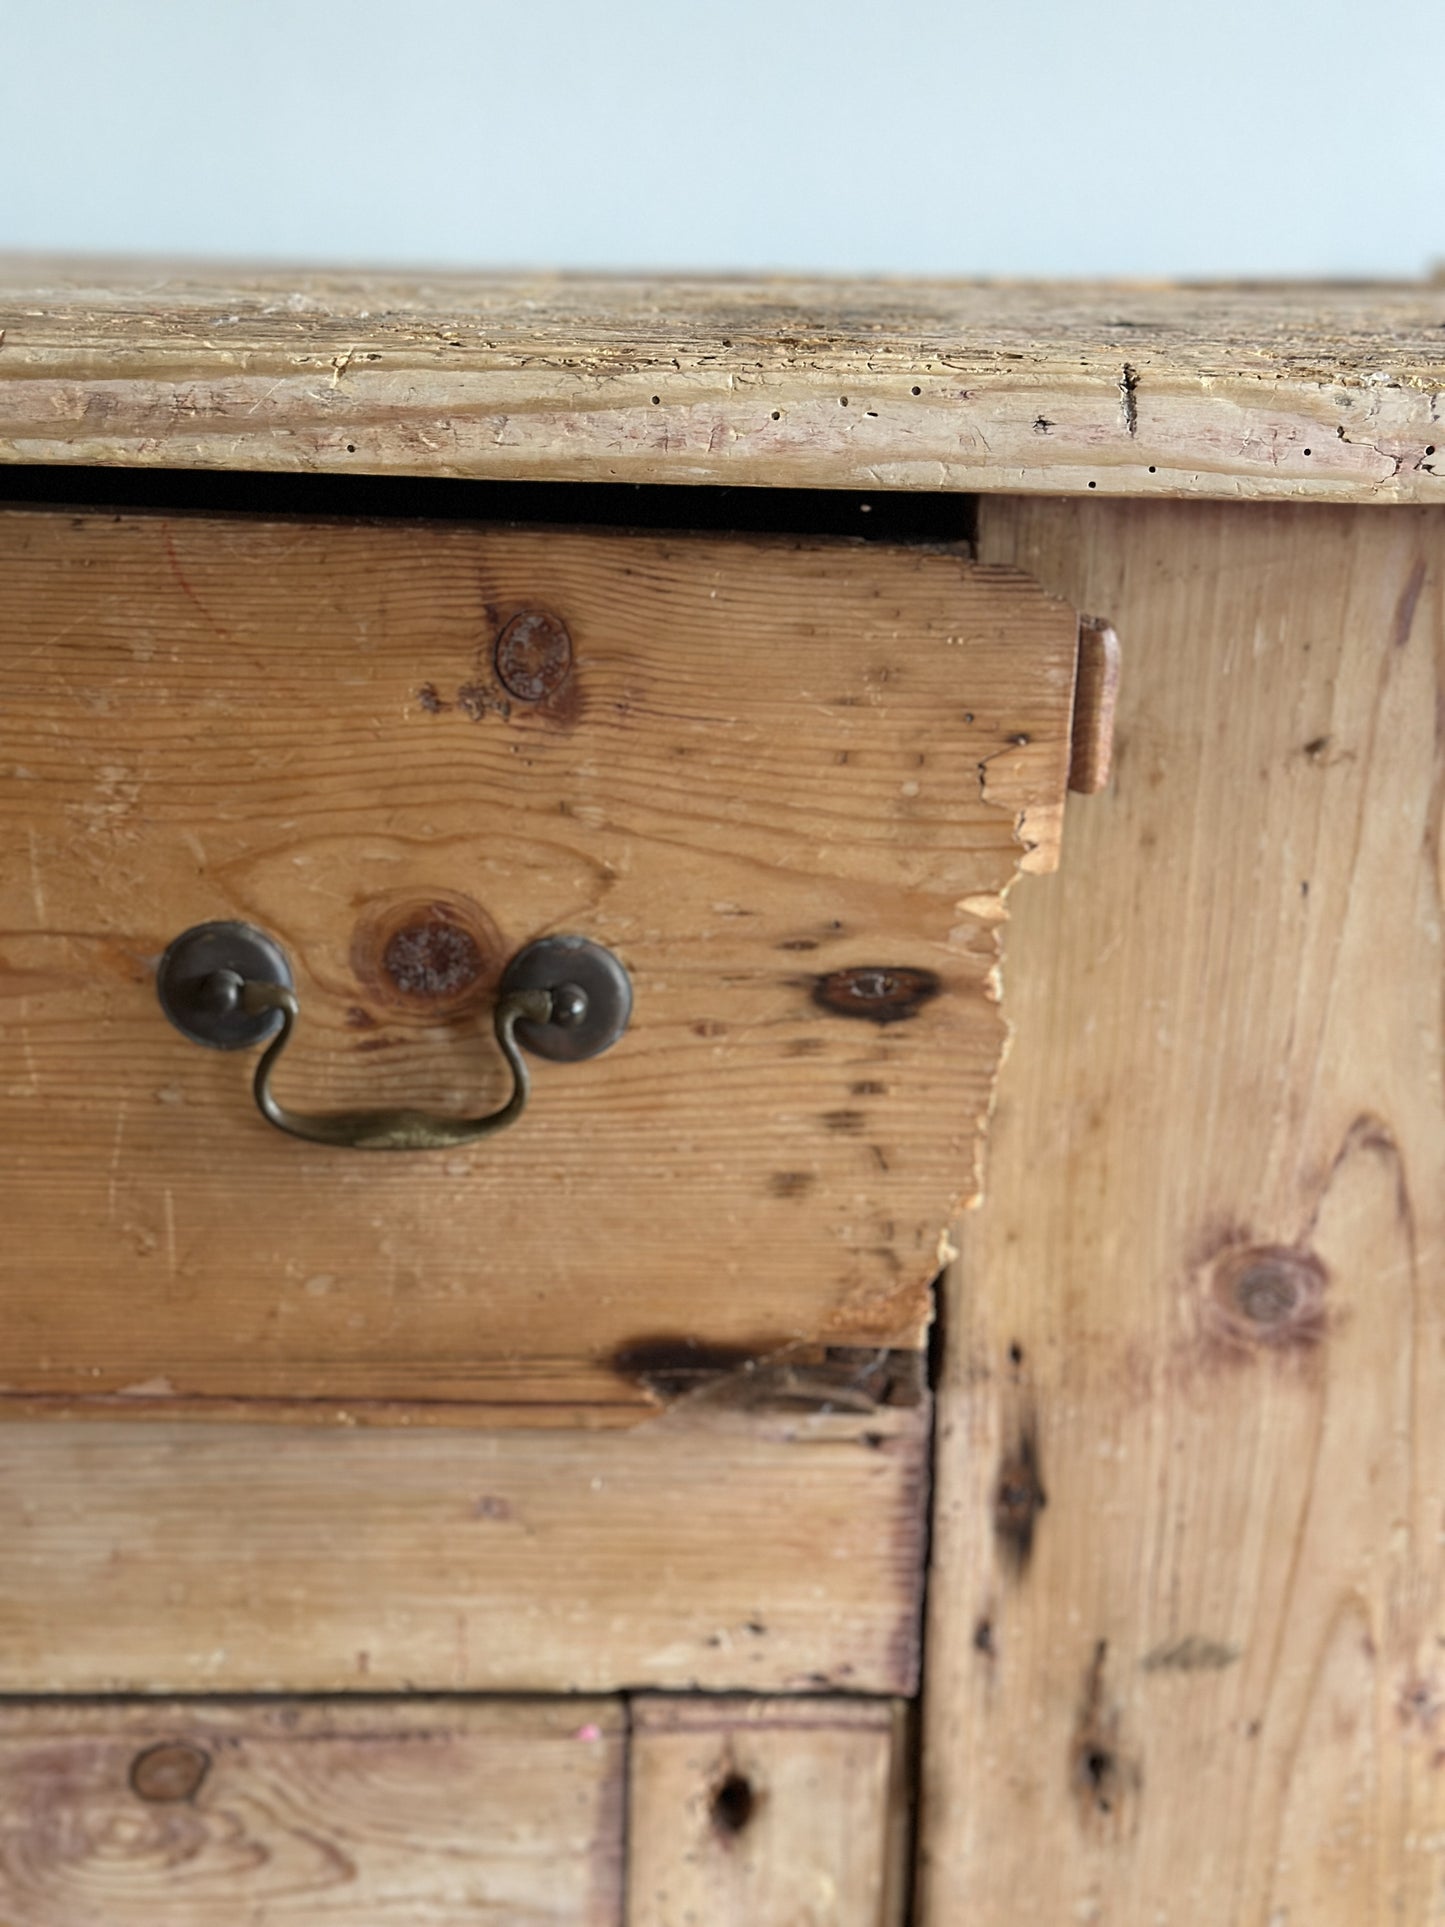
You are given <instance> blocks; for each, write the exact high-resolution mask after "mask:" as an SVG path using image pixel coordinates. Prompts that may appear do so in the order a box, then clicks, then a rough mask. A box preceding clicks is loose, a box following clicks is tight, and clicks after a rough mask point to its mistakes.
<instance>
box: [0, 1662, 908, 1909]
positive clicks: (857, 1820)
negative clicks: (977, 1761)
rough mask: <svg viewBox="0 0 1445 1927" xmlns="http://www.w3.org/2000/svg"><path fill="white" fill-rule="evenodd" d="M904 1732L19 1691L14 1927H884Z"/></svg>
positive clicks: (754, 1712)
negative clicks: (795, 1924) (557, 1926)
mask: <svg viewBox="0 0 1445 1927" xmlns="http://www.w3.org/2000/svg"><path fill="white" fill-rule="evenodd" d="M902 1724H903V1720H902V1712H901V1709H900V1708H899V1707H898V1706H897V1705H896V1703H892V1702H888V1701H848V1700H829V1699H816V1700H811V1699H810V1700H794V1701H789V1700H740V1699H716V1700H666V1699H642V1700H638V1701H635V1702H632V1703H630V1704H629V1703H628V1702H626V1701H623V1700H620V1699H566V1700H559V1699H554V1700H527V1699H517V1700H507V1701H496V1700H477V1699H460V1698H445V1699H419V1700H407V1701H392V1700H370V1701H365V1700H363V1701H352V1702H349V1703H347V1702H338V1701H331V1702H325V1701H322V1702H316V1701H311V1702H297V1701H284V1700H283V1701H270V1702H262V1701H255V1702H246V1701H216V1700H208V1701H204V1702H197V1701H192V1702H186V1701H172V1702H160V1701H151V1702H142V1701H134V1702H116V1701H69V1702H63V1703H62V1702H30V1703H28V1704H13V1703H12V1704H11V1705H10V1706H8V1707H5V1708H3V1709H0V1920H3V1921H4V1922H5V1927H96V1924H97V1923H102V1922H103V1923H104V1924H105V1927H155V1923H157V1922H164V1923H165V1927H193V1924H194V1927H242V1924H243V1923H244V1927H282V1923H291V1922H302V1921H305V1922H307V1923H312V1922H315V1921H317V1920H338V1921H341V1920H344V1921H345V1922H346V1923H347V1927H372V1923H378V1924H379V1923H382V1922H386V1923H395V1922H398V1921H407V1922H411V1921H425V1922H427V1923H428V1927H450V1923H453V1922H455V1923H462V1922H466V1923H468V1924H469V1927H473V1924H474V1923H476V1922H479V1921H490V1922H494V1923H503V1922H505V1923H507V1927H527V1924H528V1923H532V1922H552V1923H558V1922H567V1923H577V1924H578V1927H604V1923H605V1924H607V1927H612V1923H620V1922H622V1921H624V1920H626V1921H628V1922H629V1923H631V1924H632V1927H637V1924H638V1923H642V1924H643V1927H662V1923H665V1922H672V1921H677V1922H681V1921H685V1920H707V1921H708V1922H710V1923H723V1924H724V1927H725V1924H726V1923H731V1922H736V1923H738V1927H742V1924H743V1923H748V1927H758V1924H759V1923H762V1922H772V1921H784V1920H804V1919H806V1920H810V1921H814V1920H816V1921H828V1922H830V1923H837V1927H853V1924H854V1923H857V1927H880V1923H882V1927H887V1923H888V1922H890V1921H896V1920H897V1919H899V1918H900V1914H899V1911H898V1910H899V1905H900V1890H901V1880H902V1873H903V1867H904V1855H903V1853H902V1851H901V1847H902V1845H903V1840H904V1826H903V1822H904V1821H905V1819H906V1812H907V1808H906V1800H905V1799H904V1798H903V1793H902V1789H903V1785H904V1776H903V1773H902V1771H901V1769H902V1766H903V1748H902V1745H901V1743H900V1742H901V1733H902ZM629 1779H630V1782H631V1785H630V1789H629V1785H628V1782H629ZM629 1796H630V1797H629ZM629 1806H630V1814H631V1821H630V1825H629V1826H628V1827H627V1828H626V1833H624V1815H625V1814H626V1813H627V1812H628V1810H629Z"/></svg>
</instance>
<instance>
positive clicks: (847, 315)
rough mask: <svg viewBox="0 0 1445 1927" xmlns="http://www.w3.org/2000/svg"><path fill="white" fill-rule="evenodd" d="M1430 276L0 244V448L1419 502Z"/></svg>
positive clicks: (1423, 498)
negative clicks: (956, 269) (328, 254)
mask: <svg viewBox="0 0 1445 1927" xmlns="http://www.w3.org/2000/svg"><path fill="white" fill-rule="evenodd" d="M1442 396H1445V280H1437V281H1436V282H1435V283H1425V282H1420V283H1413V284H1395V285H1380V284H1376V285H1345V284H1337V285H1321V286H1311V285H1304V284H1282V285H1275V286H1263V285H1260V286H1253V287H1225V286H1200V287H1176V286H1164V285H1152V284H1139V283H1134V284H1112V285H1110V284H1097V285H1094V284H1083V283H1022V282H1020V283H993V284H989V283H982V282H972V283H970V282H959V281H950V282H942V281H901V280H900V281H884V280H870V281H848V280H841V279H840V280H818V279H814V280H787V279H762V278H754V279H746V278H740V277H738V278H722V277H715V278H703V277H697V278H657V277H642V276H633V277H622V276H613V277H602V276H564V275H541V274H532V275H495V274H494V275H463V274H455V273H445V274H433V275H426V276H422V275H418V274H414V273H412V274H386V273H380V272H368V273H352V272H346V271H340V270H334V271H326V272H318V271H311V270H301V269H283V268H270V269H249V268H235V267H231V266H222V265H200V264H194V263H193V264H189V265H187V264H175V263H143V262H142V263H137V262H112V261H101V260H89V261H81V262H77V261H64V260H58V259H45V258H37V257H33V256H32V257H11V258H9V259H0V460H3V461H10V462H70V463H101V464H111V463H120V464H125V465H156V466H166V467H182V468H188V467H189V468H229V469H263V470H264V469H277V470H288V471H296V470H307V471H320V472H330V473H343V472H348V471H349V472H357V473H391V474H435V475H452V476H468V477H485V478H516V479H528V478H530V479H547V480H554V481H565V480H579V481H606V480H618V481H632V482H680V483H732V484H742V485H757V486H765V485H772V486H777V485H790V486H805V487H839V488H863V489H872V488H881V489H891V488H912V489H965V490H979V489H991V490H1002V491H1013V492H1042V493H1049V494H1073V493H1080V494H1083V493H1089V492H1094V493H1098V494H1113V495H1144V496H1149V495H1203V496H1220V497H1231V498H1239V497H1275V498H1277V497H1291V498H1296V499H1303V500H1318V501H1335V502H1340V501H1358V502H1428V501H1445V454H1441V455H1439V456H1437V452H1436V451H1437V447H1439V448H1442V449H1445V424H1442Z"/></svg>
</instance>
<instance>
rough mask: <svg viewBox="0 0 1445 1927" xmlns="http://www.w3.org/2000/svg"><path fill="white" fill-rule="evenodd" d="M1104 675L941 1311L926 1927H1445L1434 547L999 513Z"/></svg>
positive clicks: (1271, 526)
mask: <svg viewBox="0 0 1445 1927" xmlns="http://www.w3.org/2000/svg"><path fill="white" fill-rule="evenodd" d="M981 542H982V549H983V553H984V554H985V555H987V556H988V557H989V558H990V559H991V560H994V561H999V562H1003V561H1007V562H1011V563H1014V564H1016V565H1018V566H1020V567H1024V568H1027V569H1030V570H1032V571H1035V572H1036V573H1037V574H1038V575H1039V577H1040V579H1041V580H1042V581H1043V582H1044V583H1045V584H1046V585H1047V586H1050V587H1052V588H1054V589H1055V590H1057V591H1059V592H1061V593H1065V594H1068V595H1071V596H1076V597H1078V598H1079V599H1080V601H1081V603H1082V605H1083V606H1085V607H1088V608H1102V609H1107V610H1109V612H1110V613H1111V614H1112V615H1113V616H1114V617H1115V619H1116V620H1117V622H1118V624H1119V628H1120V631H1121V633H1122V634H1124V635H1125V636H1126V637H1127V639H1128V673H1127V675H1126V677H1125V679H1124V682H1123V685H1122V688H1121V693H1120V716H1119V728H1118V755H1117V762H1116V771H1115V777H1114V784H1113V788H1112V790H1111V791H1110V793H1109V794H1108V795H1106V796H1102V797H1099V798H1097V799H1096V800H1095V801H1094V802H1093V803H1091V804H1090V806H1089V808H1088V810H1087V811H1081V812H1080V813H1079V816H1078V820H1077V824H1076V826H1075V832H1076V833H1075V834H1073V835H1072V837H1071V852H1070V863H1069V865H1068V866H1067V868H1066V872H1065V875H1064V876H1063V877H1062V878H1061V879H1060V880H1059V883H1058V884H1057V885H1056V886H1051V887H1050V889H1048V890H1035V891H1030V892H1027V893H1023V894H1021V895H1020V896H1019V897H1018V898H1017V899H1016V906H1015V921H1014V926H1013V929H1012V932H1011V935H1010V953H1011V954H1010V959H1009V964H1008V976H1009V986H1010V987H1009V995H1010V999H1011V1002H1012V1008H1013V1011H1014V1014H1015V1017H1016V1019H1017V1034H1016V1042H1015V1046H1014V1050H1013V1053H1012V1055H1011V1057H1010V1059H1009V1062H1008V1065H1007V1069H1006V1073H1005V1077H1004V1080H1003V1083H1002V1086H1001V1090H1000V1098H999V1105H998V1111H997V1115H996V1119H995V1127H994V1134H993V1139H992V1146H991V1158H990V1195H989V1199H988V1202H987V1204H986V1206H985V1207H984V1209H983V1211H982V1212H981V1213H980V1214H978V1215H977V1216H976V1217H975V1218H974V1219H973V1220H971V1221H970V1222H968V1223H966V1224H965V1226H964V1228H963V1232H962V1235H961V1239H960V1242H961V1245H962V1255H961V1257H960V1259H959V1262H958V1265H957V1267H956V1269H955V1271H954V1272H953V1273H952V1274H951V1280H950V1285H949V1324H948V1331H949V1346H948V1358H947V1365H946V1372H945V1380H944V1385H943V1389H942V1391H941V1393H940V1414H941V1421H940V1442H939V1458H938V1466H939V1497H938V1511H937V1519H936V1535H935V1551H934V1565H933V1574H934V1579H933V1586H932V1594H931V1597H932V1611H931V1634H930V1645H929V1655H930V1660H929V1675H928V1680H927V1691H926V1706H927V1748H926V1773H925V1859H924V1896H925V1902H926V1904H925V1908H924V1914H923V1918H924V1920H925V1921H927V1922H934V1923H945V1922H953V1921H957V1920H962V1919H967V1920H968V1921H970V1922H976V1923H978V1927H993V1923H1000V1927H1001V1924H1002V1923H1005V1922H1013V1921H1017V1920H1039V1921H1099V1922H1110V1923H1118V1927H1134V1923H1139V1924H1140V1927H1143V1924H1144V1923H1151V1924H1152V1923H1156V1922H1165V1923H1167V1924H1168V1927H1193V1924H1194V1923H1198V1927H1226V1924H1227V1923H1236V1922H1237V1923H1241V1927H1244V1924H1246V1923H1247V1927H1264V1924H1265V1923H1271V1924H1272V1927H1284V1924H1285V1923H1290V1927H1295V1923H1300V1924H1302V1923H1309V1927H1384V1924H1385V1923H1386V1922H1395V1921H1405V1920H1408V1921H1419V1922H1424V1921H1426V1920H1435V1919H1437V1918H1439V1916H1440V1908H1441V1895H1442V1893H1445V1864H1442V1856H1445V1773H1442V1771H1441V1765H1442V1760H1445V1753H1442V1720H1441V1713H1440V1708H1441V1704H1442V1695H1445V1599H1442V1577H1445V1553H1442V1543H1441V1530H1440V1528H1441V1518H1442V1508H1445V1405H1442V1401H1441V1398H1440V1372H1441V1364H1442V1338H1445V1322H1442V1321H1445V1299H1442V1295H1441V1291H1440V1255H1441V1251H1442V1248H1445V1095H1442V1042H1445V1038H1442V1015H1445V1013H1442V998H1441V963H1442V957H1441V945H1442V884H1445V878H1442V868H1441V829H1442V820H1441V809H1442V798H1445V758H1442V747H1441V734H1440V728H1441V725H1440V721H1439V719H1440V717H1441V715H1442V702H1445V696H1442V683H1445V514H1442V513H1441V512H1439V511H1427V510H1400V511H1397V512H1395V513H1392V514H1390V515H1374V514H1371V513H1367V512H1365V511H1344V510H1325V509H1317V508H1305V507H1294V508H1286V507H1277V508H1254V509H1236V508H1225V507H1212V506H1209V507H1207V506H1202V505H1201V506H1191V507H1188V508H1174V509H1172V510H1171V509H1165V508H1155V507H1153V506H1151V505H1147V504H1132V505H1129V506H1127V507H1125V506H1115V505H1101V506H1100V507H1098V508H1097V509H1096V508H1094V507H1093V506H1092V505H1089V506H1080V505H1068V504H1064V503H1039V504H1023V503H1014V504H1002V503H1000V504H998V505H996V506H990V507H988V508H987V509H986V512H985V514H984V518H983V526H982V530H981Z"/></svg>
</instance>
